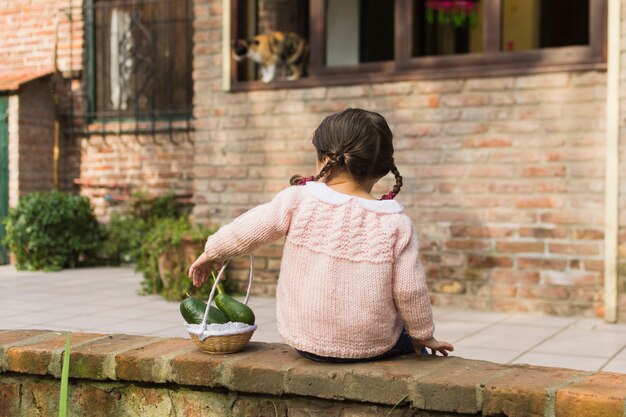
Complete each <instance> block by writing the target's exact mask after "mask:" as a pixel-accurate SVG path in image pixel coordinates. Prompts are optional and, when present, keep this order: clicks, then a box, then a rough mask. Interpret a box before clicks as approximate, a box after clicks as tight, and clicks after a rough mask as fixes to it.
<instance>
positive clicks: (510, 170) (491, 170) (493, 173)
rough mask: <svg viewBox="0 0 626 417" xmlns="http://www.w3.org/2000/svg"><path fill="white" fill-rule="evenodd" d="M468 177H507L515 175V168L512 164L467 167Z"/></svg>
mask: <svg viewBox="0 0 626 417" xmlns="http://www.w3.org/2000/svg"><path fill="white" fill-rule="evenodd" d="M467 175H468V177H497V178H507V177H514V176H515V169H514V167H511V166H502V165H483V166H469V167H467Z"/></svg>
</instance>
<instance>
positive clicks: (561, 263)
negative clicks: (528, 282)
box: [517, 257, 567, 270]
mask: <svg viewBox="0 0 626 417" xmlns="http://www.w3.org/2000/svg"><path fill="white" fill-rule="evenodd" d="M566 266H567V262H566V261H565V259H553V258H523V257H520V258H518V259H517V267H518V268H520V269H555V270H563V269H565V267H566Z"/></svg>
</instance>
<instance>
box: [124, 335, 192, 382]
mask: <svg viewBox="0 0 626 417" xmlns="http://www.w3.org/2000/svg"><path fill="white" fill-rule="evenodd" d="M195 349H197V346H195V344H194V343H193V341H192V340H191V339H163V340H159V341H157V342H155V343H152V344H148V345H145V346H141V347H139V348H137V349H133V350H128V351H126V352H123V353H120V354H118V355H116V356H115V361H116V362H117V366H116V369H115V371H116V374H117V377H118V378H119V379H123V380H126V381H152V382H165V381H167V380H168V379H169V378H170V373H171V372H170V365H169V361H170V359H171V358H172V357H174V356H176V355H177V354H184V353H187V352H189V351H190V350H195Z"/></svg>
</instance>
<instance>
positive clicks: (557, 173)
mask: <svg viewBox="0 0 626 417" xmlns="http://www.w3.org/2000/svg"><path fill="white" fill-rule="evenodd" d="M520 175H521V176H522V177H563V176H565V167H564V166H536V167H529V168H522V169H521V171H520Z"/></svg>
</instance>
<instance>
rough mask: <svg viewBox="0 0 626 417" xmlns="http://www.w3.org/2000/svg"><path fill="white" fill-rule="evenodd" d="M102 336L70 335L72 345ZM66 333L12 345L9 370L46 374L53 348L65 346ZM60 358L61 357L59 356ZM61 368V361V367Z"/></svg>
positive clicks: (9, 352)
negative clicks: (26, 343) (29, 342)
mask: <svg viewBox="0 0 626 417" xmlns="http://www.w3.org/2000/svg"><path fill="white" fill-rule="evenodd" d="M100 337H102V335H101V334H92V333H73V334H72V335H71V337H70V339H71V345H77V344H80V343H82V342H85V341H88V340H93V339H97V338H100ZM65 341H66V334H65V333H56V336H54V337H52V338H48V339H46V340H42V341H40V342H34V343H31V344H28V345H21V346H16V347H11V348H9V349H8V350H7V353H6V357H7V365H8V366H7V370H9V371H13V372H21V373H30V374H36V375H46V374H47V373H48V368H49V366H50V365H51V364H50V360H51V359H52V350H54V349H63V348H65ZM59 360H60V358H59ZM58 368H59V369H60V363H59V367H58Z"/></svg>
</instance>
